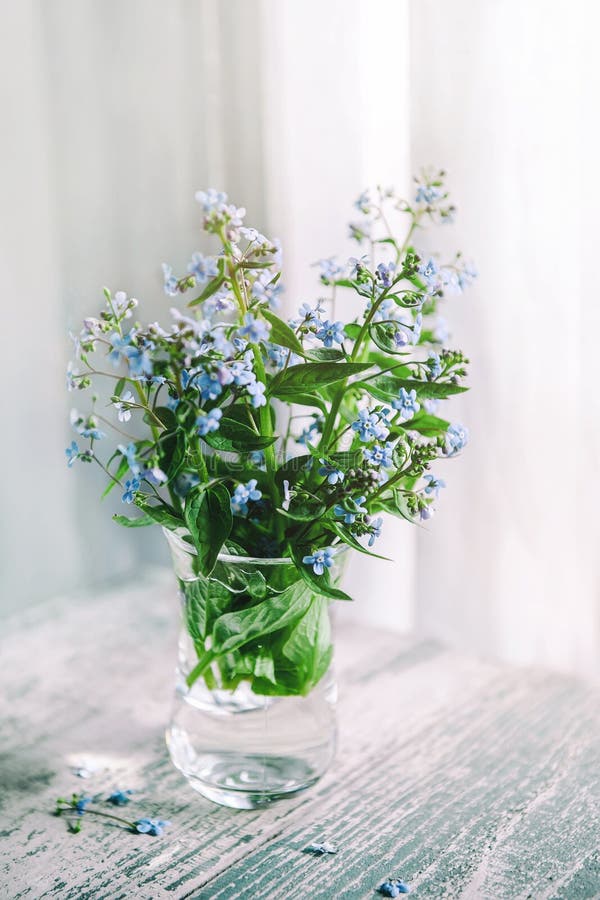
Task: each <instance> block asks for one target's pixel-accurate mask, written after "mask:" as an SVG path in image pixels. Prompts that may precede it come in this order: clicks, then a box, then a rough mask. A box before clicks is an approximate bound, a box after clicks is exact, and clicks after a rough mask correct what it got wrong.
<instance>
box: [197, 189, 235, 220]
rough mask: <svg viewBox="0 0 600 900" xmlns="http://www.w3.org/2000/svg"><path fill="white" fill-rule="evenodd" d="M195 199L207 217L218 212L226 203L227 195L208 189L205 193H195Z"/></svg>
mask: <svg viewBox="0 0 600 900" xmlns="http://www.w3.org/2000/svg"><path fill="white" fill-rule="evenodd" d="M195 198H196V200H197V201H198V203H199V204H200V205H201V207H202V210H203V212H205V213H206V214H207V215H208V214H209V213H212V212H215V211H216V212H220V211H221V208H222V207H223V206H224V204H225V203H227V194H225V193H224V192H223V191H216V190H215V189H214V188H208V189H207V190H206V191H196V194H195Z"/></svg>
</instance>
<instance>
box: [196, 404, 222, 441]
mask: <svg viewBox="0 0 600 900" xmlns="http://www.w3.org/2000/svg"><path fill="white" fill-rule="evenodd" d="M222 415H223V410H222V409H211V410H210V412H208V413H202V414H201V415H199V416H198V418H197V419H196V430H197V432H198V434H199V435H200V437H205V436H206V435H207V434H210V433H211V432H213V431H218V430H219V425H220V424H221V416H222Z"/></svg>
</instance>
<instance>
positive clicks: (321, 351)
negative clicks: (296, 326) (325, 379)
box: [304, 347, 346, 362]
mask: <svg viewBox="0 0 600 900" xmlns="http://www.w3.org/2000/svg"><path fill="white" fill-rule="evenodd" d="M304 355H305V357H306V358H307V359H310V360H312V362H339V361H340V360H342V359H346V357H345V355H344V353H343V351H342V350H336V349H335V347H318V348H317V349H316V350H305V352H304Z"/></svg>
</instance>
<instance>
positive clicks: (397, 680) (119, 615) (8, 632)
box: [0, 574, 600, 900]
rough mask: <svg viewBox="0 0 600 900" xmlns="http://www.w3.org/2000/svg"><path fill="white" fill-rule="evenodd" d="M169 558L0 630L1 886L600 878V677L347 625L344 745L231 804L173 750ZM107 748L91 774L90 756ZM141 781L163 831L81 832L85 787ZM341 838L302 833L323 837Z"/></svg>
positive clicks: (353, 892) (553, 894) (311, 894)
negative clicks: (306, 775)
mask: <svg viewBox="0 0 600 900" xmlns="http://www.w3.org/2000/svg"><path fill="white" fill-rule="evenodd" d="M176 615H177V612H176V601H175V592H174V587H173V584H172V582H171V578H170V577H169V578H167V576H166V574H164V575H161V576H160V577H159V576H157V577H153V579H152V581H151V582H149V583H148V584H146V585H138V586H137V587H135V588H133V589H132V588H129V589H127V590H120V591H118V592H113V593H105V594H103V595H101V596H97V597H94V598H93V597H81V598H71V599H70V600H68V601H67V600H57V601H56V602H51V603H44V604H42V605H39V606H37V607H34V608H31V609H29V610H28V611H27V612H25V613H23V614H22V615H21V616H20V617H19V618H18V619H15V620H10V621H9V622H8V623H5V624H4V626H3V628H2V643H3V649H2V656H1V659H2V675H3V678H2V681H3V684H4V704H5V705H4V715H3V717H2V720H3V721H2V739H1V744H0V753H1V759H2V763H1V785H2V790H1V797H0V817H1V824H0V829H1V831H0V834H1V835H2V837H3V841H2V842H1V844H2V848H1V852H2V861H1V865H2V869H1V871H2V876H1V882H2V891H3V893H2V895H1V896H2V897H7V898H11V900H12V898H25V897H26V898H32V900H42V898H47V897H57V898H60V900H87V898H93V900H108V898H110V900H117V898H136V900H145V898H152V900H154V898H173V900H183V898H197V900H201V898H207V900H208V898H211V900H213V898H227V900H233V898H237V897H250V898H266V897H269V898H278V897H281V898H284V897H285V898H292V900H293V898H298V900H300V898H301V900H306V898H324V900H326V898H333V897H344V898H356V900H359V898H361V900H362V898H369V897H371V898H373V897H376V896H378V895H376V894H375V893H374V890H375V888H376V887H377V885H378V884H379V883H380V882H381V881H382V880H384V879H385V878H386V876H388V875H394V876H398V877H402V878H403V879H404V880H405V881H407V882H409V883H410V885H411V887H412V891H413V893H414V894H415V895H416V896H417V897H423V898H424V897H450V898H455V897H467V898H469V897H470V898H494V900H496V898H501V900H502V898H514V897H516V898H520V897H522V898H526V897H531V898H535V900H542V898H565V900H578V898H594V897H600V860H599V851H598V845H599V843H600V842H599V840H598V838H599V833H600V830H599V824H600V812H599V809H600V766H599V745H600V725H599V719H598V709H599V705H598V691H596V690H594V689H593V688H590V687H586V686H584V685H582V684H580V683H578V682H576V681H574V680H571V679H568V678H564V677H560V676H558V675H553V674H549V673H547V672H541V671H527V670H515V669H510V668H506V667H502V666H500V665H495V664H493V663H490V662H484V661H482V660H479V659H476V658H472V657H467V656H464V655H460V654H457V653H455V652H452V651H449V650H445V649H444V648H442V647H440V646H438V645H437V644H435V643H432V642H429V641H423V640H418V639H416V638H404V637H399V636H397V635H394V634H387V633H385V632H383V631H376V630H368V629H357V628H356V627H350V626H346V625H344V624H343V622H342V623H341V625H340V627H339V636H338V645H339V650H338V657H337V659H338V671H339V682H340V704H339V719H340V745H339V752H338V757H337V762H336V763H335V765H334V767H333V769H332V770H331V772H330V773H329V774H328V775H327V776H326V777H325V778H324V779H323V781H322V782H321V783H320V784H319V785H317V786H316V788H313V789H312V790H311V791H309V792H307V793H306V794H303V795H300V796H298V797H296V798H295V799H293V800H290V801H286V802H281V803H279V804H275V805H274V806H273V807H271V808H270V809H267V810H262V811H235V810H230V809H223V808H220V807H218V806H213V805H212V804H210V803H209V802H208V801H205V800H203V799H202V798H201V797H200V796H199V795H197V794H195V793H194V792H193V791H192V790H191V789H190V788H189V787H188V785H187V784H186V782H185V781H184V780H183V778H182V777H181V776H180V775H179V774H178V773H177V772H176V771H175V770H174V769H173V767H172V765H171V763H170V761H169V758H168V756H167V752H166V748H165V744H164V739H163V728H164V725H165V722H166V719H167V716H168V711H169V702H170V696H171V690H172V683H173V675H172V669H173V665H174V659H175V639H176V628H177V623H176ZM82 764H88V765H89V766H90V767H91V768H94V767H99V768H97V769H96V771H95V772H94V774H93V775H92V776H91V777H90V778H88V779H85V780H84V779H82V778H80V777H78V776H77V775H75V774H74V773H73V771H72V768H73V767H77V766H80V765H82ZM115 787H118V788H133V789H135V790H136V794H135V796H134V801H133V802H132V803H131V805H130V807H128V811H132V813H135V814H137V815H143V814H145V815H153V816H154V815H158V816H160V817H161V818H164V819H170V820H171V821H172V823H173V824H172V826H171V828H170V829H169V830H168V831H167V832H166V834H165V835H164V836H162V837H149V836H146V835H134V834H130V833H128V832H126V831H124V830H121V829H120V828H119V827H118V826H112V825H110V824H106V823H105V822H104V820H100V819H92V818H91V817H89V818H88V819H87V820H84V829H83V831H82V832H81V834H79V835H73V834H69V833H68V832H67V829H66V823H65V821H64V819H62V818H56V817H54V816H53V815H52V814H51V813H52V810H53V808H54V802H55V798H56V797H58V796H60V795H63V796H68V795H70V793H71V792H73V791H78V792H79V791H84V792H85V793H88V794H89V793H96V792H100V791H107V790H112V789H114V788H115ZM321 840H326V841H329V842H331V843H333V844H335V845H337V847H338V853H337V855H335V856H324V857H314V856H311V855H309V854H307V853H304V852H302V851H303V850H304V849H305V848H306V847H307V845H308V844H310V843H311V842H313V841H321Z"/></svg>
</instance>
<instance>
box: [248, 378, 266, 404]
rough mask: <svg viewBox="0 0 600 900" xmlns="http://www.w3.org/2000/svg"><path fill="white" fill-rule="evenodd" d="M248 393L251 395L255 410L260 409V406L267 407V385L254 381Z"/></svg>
mask: <svg viewBox="0 0 600 900" xmlns="http://www.w3.org/2000/svg"><path fill="white" fill-rule="evenodd" d="M246 391H247V392H248V393H249V394H250V397H251V398H252V399H251V401H250V402H251V403H252V406H253V407H254V409H258V407H259V406H266V405H267V398H266V397H265V385H264V384H263V383H262V381H253V382H251V383H250V384H249V385H248V386H247V388H246Z"/></svg>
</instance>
